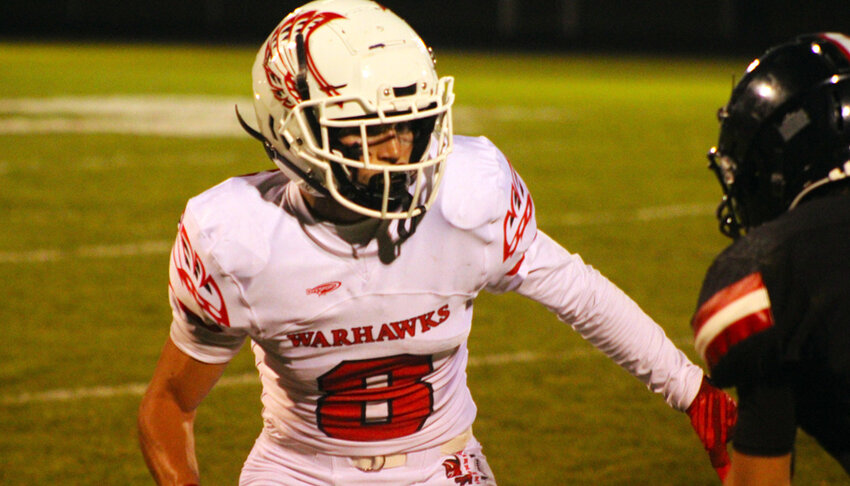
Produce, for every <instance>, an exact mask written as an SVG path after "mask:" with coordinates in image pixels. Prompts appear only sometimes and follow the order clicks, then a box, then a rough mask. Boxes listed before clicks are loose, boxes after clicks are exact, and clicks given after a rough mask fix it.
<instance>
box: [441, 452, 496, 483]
mask: <svg viewBox="0 0 850 486" xmlns="http://www.w3.org/2000/svg"><path fill="white" fill-rule="evenodd" d="M443 468H445V470H446V478H448V479H453V480H454V482H455V484H458V485H461V486H465V485H467V484H482V482H483V481H486V480H488V479H490V478H489V477H488V476H487V475H485V474H483V473H482V472H481V465H480V464H479V463H478V458H477V457H476V456H475V455H474V454H465V453H463V452H461V453H459V454H455V455H453V456H451V457H450V458H448V459H446V460H444V461H443Z"/></svg>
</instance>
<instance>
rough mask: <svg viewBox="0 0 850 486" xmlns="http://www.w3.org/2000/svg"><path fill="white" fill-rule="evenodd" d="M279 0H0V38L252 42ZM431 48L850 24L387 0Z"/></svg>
mask: <svg viewBox="0 0 850 486" xmlns="http://www.w3.org/2000/svg"><path fill="white" fill-rule="evenodd" d="M301 3H302V2H300V1H286V0H276V1H272V0H142V1H132V0H2V1H0V39H6V40H16V39H24V40H62V39H68V40H96V41H102V40H106V41H145V42H149V41H164V42H173V41H180V42H187V41H188V42H204V43H209V42H214V43H223V44H249V45H257V44H258V43H260V42H262V40H264V39H265V37H266V34H267V33H269V32H270V31H271V30H272V29H273V28H274V26H275V25H277V23H278V22H279V21H280V20H281V19H282V18H283V16H284V15H285V14H286V13H287V12H288V11H290V10H292V9H293V8H295V7H297V6H298V5H300V4H301ZM383 3H384V5H386V6H387V7H389V8H390V9H392V10H394V11H395V12H396V13H398V14H399V15H401V16H402V17H403V18H405V19H406V20H407V21H408V22H409V23H410V24H411V25H412V26H413V27H414V28H415V29H416V30H417V31H418V32H419V33H420V34H421V35H422V37H423V38H424V39H425V40H426V42H427V43H429V44H431V45H434V46H435V47H459V48H460V47H463V48H475V49H512V50H527V49H537V50H550V51H551V50H620V51H637V52H706V53H748V54H755V53H760V52H761V51H762V50H764V49H765V48H766V47H768V46H770V45H772V44H775V43H778V42H781V41H784V40H786V39H789V38H791V37H793V36H794V35H797V34H800V33H806V32H814V31H825V30H831V31H842V32H850V0H800V1H791V0H678V1H676V0H525V1H523V0H491V1H472V0H386V1H384V2H383Z"/></svg>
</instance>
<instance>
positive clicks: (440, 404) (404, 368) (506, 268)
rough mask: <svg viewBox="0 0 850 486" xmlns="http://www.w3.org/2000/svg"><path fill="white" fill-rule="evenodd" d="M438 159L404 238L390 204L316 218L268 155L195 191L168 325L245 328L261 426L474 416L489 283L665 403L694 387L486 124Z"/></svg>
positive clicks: (459, 427) (186, 331)
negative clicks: (543, 216) (563, 242)
mask: <svg viewBox="0 0 850 486" xmlns="http://www.w3.org/2000/svg"><path fill="white" fill-rule="evenodd" d="M446 164H447V166H446V170H445V175H444V179H443V182H442V186H441V189H440V193H439V195H438V197H437V200H436V202H435V203H434V205H433V206H432V207H431V209H430V210H429V211H428V212H427V214H426V215H425V216H424V217H423V218H422V219H421V221H420V223H419V225H418V227H417V229H416V232H415V233H414V234H413V235H412V236H411V237H410V238H409V239H406V240H403V241H402V239H401V238H399V236H398V230H397V224H398V223H397V222H379V221H374V220H369V221H366V222H364V223H360V224H357V225H353V226H350V227H336V226H334V225H331V224H329V223H325V222H318V221H316V220H314V219H313V218H312V217H311V215H310V212H309V211H308V210H307V208H306V206H305V204H304V202H303V200H302V198H301V196H300V193H299V192H298V189H297V187H296V186H295V184H289V183H288V181H287V180H286V179H285V177H284V176H283V175H282V174H281V173H280V172H277V171H272V172H263V173H259V174H254V175H249V176H243V177H235V178H232V179H229V180H227V181H225V182H223V183H221V184H219V185H218V186H216V187H214V188H212V189H210V190H208V191H206V192H204V193H202V194H201V195H199V196H197V197H195V198H192V199H191V200H190V201H189V203H188V204H187V206H186V209H185V212H184V214H183V217H182V219H181V224H180V226H179V231H178V236H177V240H176V242H175V245H174V249H173V251H172V255H171V269H170V285H169V288H170V296H171V303H172V308H173V316H174V320H173V323H172V326H171V338H172V340H173V341H174V342H175V344H176V345H177V346H178V347H179V348H180V349H181V350H183V351H184V352H185V353H187V354H188V355H190V356H192V357H194V358H195V359H198V360H200V361H202V362H207V363H224V362H227V361H228V360H230V359H231V358H232V357H233V356H234V355H235V354H236V353H237V352H238V350H239V349H240V347H241V345H242V343H243V342H244V340H245V338H247V337H249V338H250V339H251V343H252V348H253V351H254V353H255V356H256V364H257V368H258V370H259V374H260V379H261V381H262V385H263V392H262V402H263V419H264V424H265V427H266V429H267V432H268V433H269V434H270V435H271V436H272V437H273V438H274V439H275V440H276V441H278V442H279V443H281V444H283V445H287V446H291V447H304V446H306V447H308V448H310V449H313V450H317V451H320V452H323V453H326V454H332V455H346V456H373V455H387V454H395V453H399V452H405V451H408V452H409V451H415V450H421V449H425V448H429V447H435V446H438V445H440V444H442V443H443V442H445V441H446V440H448V439H450V438H452V437H455V436H457V435H458V434H460V433H462V432H463V431H465V430H466V429H467V428H468V427H469V426H470V425H471V424H472V422H473V420H474V418H475V414H476V408H475V404H474V402H473V400H472V397H471V395H470V392H469V389H468V387H467V384H466V371H465V369H466V363H467V348H466V340H467V337H468V335H469V332H470V326H471V323H472V303H473V300H474V299H475V297H476V296H477V295H478V293H479V292H480V291H481V290H485V289H486V290H489V291H491V292H504V291H509V290H515V291H517V292H519V293H521V294H523V295H526V296H528V297H530V298H532V299H534V300H536V301H538V302H541V303H542V304H544V305H546V306H547V307H548V308H550V309H551V310H552V311H553V312H555V313H556V314H557V315H558V316H559V317H560V318H561V319H562V320H564V321H565V322H568V323H569V324H571V325H572V326H573V327H574V328H575V329H576V330H578V331H579V332H580V333H582V335H584V336H585V337H586V338H587V339H588V340H590V341H591V342H592V343H593V344H594V345H596V346H597V347H599V348H600V349H601V350H602V351H603V352H605V353H607V354H608V355H609V356H611V357H612V359H614V360H615V361H617V362H618V363H620V364H621V365H622V366H624V367H625V368H626V369H627V370H628V371H629V372H631V373H632V374H634V375H635V376H637V377H638V378H639V379H641V380H642V381H644V383H646V384H647V386H649V387H650V388H651V389H653V390H654V391H657V392H659V393H662V394H663V395H664V396H665V397H666V398H667V401H668V403H670V404H671V405H673V406H674V407H676V408H680V409H684V408H685V407H687V405H688V404H690V401H691V400H692V399H693V397H694V396H695V395H696V392H697V390H698V388H699V382H700V380H701V378H702V372H701V371H700V369H699V368H698V367H696V366H694V365H693V364H691V363H690V361H688V360H687V358H686V357H685V356H684V355H683V354H682V353H681V352H680V351H679V350H677V349H676V348H675V346H673V345H672V343H670V342H669V340H668V339H667V338H666V336H664V333H663V331H662V330H661V329H660V327H658V326H657V325H656V324H655V323H654V322H653V321H652V320H651V319H649V318H648V317H647V316H645V314H643V312H641V311H640V309H639V308H638V307H637V306H636V305H635V304H634V303H633V302H632V301H631V300H630V299H628V297H626V296H625V295H624V294H622V292H620V291H619V289H617V288H616V287H615V286H614V285H613V284H611V283H610V282H609V281H607V280H606V279H605V278H604V277H602V276H601V275H599V274H598V272H596V271H595V270H593V269H592V268H591V267H589V266H587V265H585V264H584V263H583V262H582V261H581V259H580V258H579V257H578V256H577V255H572V254H570V253H568V252H567V251H566V250H564V249H563V248H561V247H560V246H559V245H557V244H556V243H555V242H553V241H552V240H551V239H550V238H548V237H547V236H546V235H545V234H543V233H542V232H540V231H538V230H537V227H536V222H535V217H534V204H533V201H532V198H531V195H530V194H529V192H528V190H527V188H526V186H525V184H524V183H523V181H522V179H521V178H520V177H519V175H517V173H516V172H515V171H514V170H513V168H512V167H511V165H510V164H509V163H508V161H507V160H506V159H505V157H504V156H503V155H502V153H501V152H500V151H499V150H498V149H497V148H496V147H495V146H494V145H493V144H492V143H490V141H489V140H487V139H485V138H470V137H461V136H457V137H456V139H455V148H454V151H453V153H452V154H451V156H450V157H449V159H448V161H447V162H446ZM372 235H376V236H374V237H372Z"/></svg>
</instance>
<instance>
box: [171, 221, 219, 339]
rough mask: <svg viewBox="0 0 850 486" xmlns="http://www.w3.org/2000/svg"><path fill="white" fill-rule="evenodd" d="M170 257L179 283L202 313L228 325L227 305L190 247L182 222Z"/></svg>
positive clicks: (202, 263) (190, 243)
mask: <svg viewBox="0 0 850 486" xmlns="http://www.w3.org/2000/svg"><path fill="white" fill-rule="evenodd" d="M171 259H172V260H173V262H174V268H176V269H177V274H178V276H179V277H180V283H181V284H182V286H183V288H184V289H185V290H186V291H187V292H188V293H189V295H191V296H192V298H193V299H194V300H195V303H197V304H198V307H200V308H201V310H202V311H203V312H204V314H205V315H206V316H208V317H209V318H211V319H212V320H213V321H215V322H216V324H218V325H221V326H226V327H230V319H229V318H228V316H227V307H226V306H225V305H224V297H222V295H221V290H220V289H219V288H218V285H217V284H216V283H215V280H213V278H212V276H211V275H209V274H208V273H207V269H206V267H205V266H204V262H203V261H201V258H200V257H199V256H198V254H197V253H195V250H194V249H193V248H192V242H191V241H189V235H188V234H187V233H186V228H184V227H183V225H182V224H181V225H180V229H179V231H178V241H177V244H175V245H174V249H173V250H172V251H171Z"/></svg>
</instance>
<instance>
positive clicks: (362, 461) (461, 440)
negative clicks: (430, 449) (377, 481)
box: [348, 427, 472, 472]
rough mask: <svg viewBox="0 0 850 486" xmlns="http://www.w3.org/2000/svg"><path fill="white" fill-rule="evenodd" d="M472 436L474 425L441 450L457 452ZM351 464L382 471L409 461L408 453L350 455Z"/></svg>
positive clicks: (448, 442)
mask: <svg viewBox="0 0 850 486" xmlns="http://www.w3.org/2000/svg"><path fill="white" fill-rule="evenodd" d="M471 437H472V427H470V428H468V429H466V430H465V431H463V433H461V434H460V435H458V436H457V437H454V438H452V439H450V440H448V441H447V442H445V443H444V444H443V445H441V446H440V452H441V453H443V454H455V453H457V452H460V451H462V450H463V448H464V447H466V443H467V442H469V439H470V438H471ZM348 459H349V460H350V461H351V464H352V465H353V466H354V467H356V468H357V469H360V470H361V471H364V472H369V471H380V470H381V469H384V468H392V467H400V466H404V465H405V464H406V463H407V454H392V455H389V456H366V457H349V458H348Z"/></svg>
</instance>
